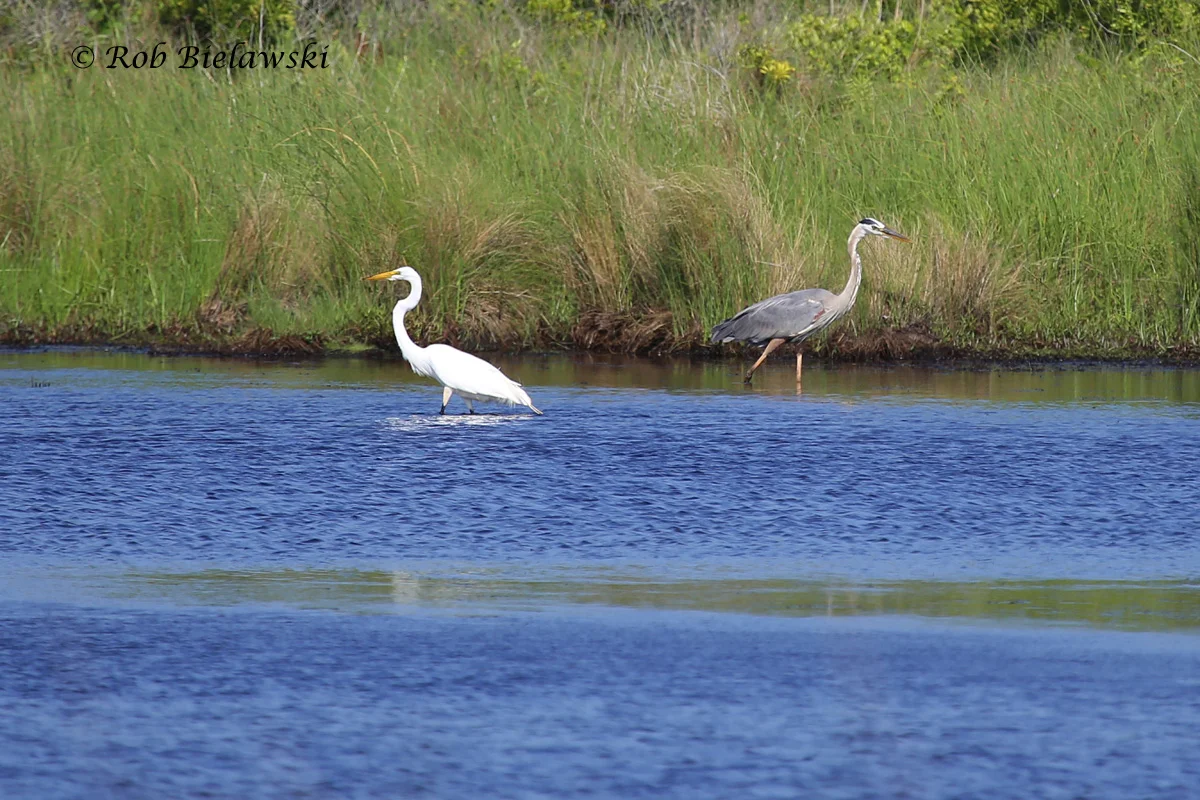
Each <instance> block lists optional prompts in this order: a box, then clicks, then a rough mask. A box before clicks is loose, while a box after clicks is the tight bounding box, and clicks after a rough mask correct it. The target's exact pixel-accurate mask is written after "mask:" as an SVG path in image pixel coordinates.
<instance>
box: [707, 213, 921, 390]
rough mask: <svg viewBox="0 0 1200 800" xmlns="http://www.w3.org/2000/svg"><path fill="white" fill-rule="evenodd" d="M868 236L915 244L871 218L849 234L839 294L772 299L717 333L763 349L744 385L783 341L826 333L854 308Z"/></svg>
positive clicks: (720, 338) (815, 292) (799, 358)
mask: <svg viewBox="0 0 1200 800" xmlns="http://www.w3.org/2000/svg"><path fill="white" fill-rule="evenodd" d="M866 236H887V237H889V238H891V239H897V240H899V241H901V242H908V241H911V240H910V239H909V238H908V237H907V236H904V235H903V234H900V233H897V232H896V231H894V230H892V229H891V228H889V227H888V226H886V225H884V224H883V223H882V222H880V221H879V220H877V219H872V218H871V217H867V218H866V219H864V220H863V221H861V222H859V223H858V224H857V225H855V226H854V230H852V231H851V232H850V241H849V242H848V245H849V248H850V280H848V281H846V288H845V289H843V290H842V293H841V294H834V293H833V292H829V291H826V290H825V289H802V290H801V291H798V292H788V293H787V294H780V295H776V296H775V297H769V298H767V299H766V300H763V301H762V302H760V303H755V304H754V305H752V306H750V307H749V308H746V309H744V310H742V311H740V312H738V313H737V314H736V315H734V316H732V317H730V318H729V319H727V320H725V321H724V322H722V323H720V324H719V325H717V326H716V327H714V328H713V331H712V341H713V342H750V343H751V344H759V345H761V344H765V345H766V348H765V349H764V350H763V352H762V355H761V356H759V357H758V361H755V362H754V366H752V367H751V368H750V371H749V372H747V373H746V379H745V382H746V383H749V382H750V379H751V378H753V377H754V370H756V369H758V367H759V365H760V364H762V363H763V361H765V360H766V358H767V356H769V355H770V354H771V351H773V350H774V349H775V348H777V347H779V345H781V344H783V343H784V342H793V343H794V344H799V343H800V342H803V341H804V340H805V339H807V338H808V337H810V336H812V335H813V334H815V333H817V332H819V331H822V330H824V329H825V328H828V327H829V326H830V325H832V324H833V322H834V321H835V320H837V319H838V318H839V317H841V316H842V315H843V314H845V313H846V312H847V311H849V310H850V308H851V307H852V306H853V305H854V298H855V297H856V296H857V295H858V285H859V284H860V283H862V260H861V259H860V258H859V257H858V243H859V242H860V241H862V240H863V238H864V237H866ZM803 360H804V354H803V353H802V352H801V351H799V350H797V351H796V383H797V384H799V383H800V369H801V367H802V365H803Z"/></svg>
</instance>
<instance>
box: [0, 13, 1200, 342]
mask: <svg viewBox="0 0 1200 800" xmlns="http://www.w3.org/2000/svg"><path fill="white" fill-rule="evenodd" d="M315 5H321V6H322V9H323V10H322V11H321V12H320V13H317V11H314V10H313V7H314V6H315ZM234 40H240V41H244V42H247V41H248V42H249V43H250V47H249V49H251V50H253V51H258V50H263V49H266V50H271V49H273V50H292V49H299V48H303V46H304V44H305V43H309V44H313V45H315V46H318V47H321V48H325V47H327V48H328V63H329V67H328V68H326V69H302V70H301V69H295V70H289V69H285V68H277V69H269V68H255V69H236V68H234V69H228V68H227V69H208V70H205V69H203V68H195V69H180V68H178V66H177V65H178V57H177V56H176V55H175V53H174V50H173V49H172V50H171V51H170V58H168V61H167V63H166V64H165V66H164V67H163V68H160V69H155V70H151V69H146V68H143V69H132V68H131V69H125V68H122V67H121V66H120V65H118V66H117V67H116V68H113V69H108V68H106V65H107V63H108V62H107V61H106V60H105V58H104V56H103V53H104V51H105V49H106V48H108V47H110V46H112V45H114V44H121V45H124V46H127V47H129V48H130V51H131V52H136V51H137V50H142V49H145V50H149V49H150V48H152V47H153V46H154V44H155V43H157V42H159V41H167V42H169V43H171V44H170V47H172V48H173V47H176V46H178V45H179V44H180V43H182V42H184V41H192V42H193V43H194V44H195V45H196V46H199V47H200V48H201V50H206V49H207V50H210V51H217V50H220V49H221V48H224V49H226V50H228V49H229V46H230V45H229V43H231V42H232V41H234ZM85 43H86V44H87V45H89V46H91V47H94V48H95V51H96V53H97V55H98V57H97V59H96V63H95V64H94V65H93V66H92V67H91V68H89V69H77V68H75V67H74V66H72V64H71V62H70V56H71V52H72V50H73V49H74V48H75V47H77V46H78V45H80V44H85ZM1198 43H1200V16H1198V15H1197V13H1196V5H1195V3H1193V2H1189V1H1185V0H1178V2H1158V3H1151V2H1142V3H1132V4H1130V3H1121V2H1115V1H1114V0H1097V1H1096V2H1094V3H1085V4H1060V3H1058V2H1057V0H1055V2H1050V0H1042V1H1041V2H1034V3H1017V2H1015V0H986V1H982V0H981V1H980V2H972V1H971V0H944V1H943V2H938V0H928V2H926V0H911V1H910V0H904V2H899V3H897V2H895V0H889V2H877V1H876V0H871V2H868V3H865V4H860V3H853V4H851V5H846V6H844V7H843V5H842V4H840V3H828V2H824V1H823V2H820V3H816V2H811V3H805V2H799V1H798V0H772V1H766V0H764V1H761V2H757V3H740V4H739V3H730V4H715V5H714V4H707V3H700V2H698V0H670V1H669V2H659V1H658V0H619V1H617V2H595V3H586V2H573V0H526V2H517V1H514V2H504V1H503V0H491V1H489V2H479V3H474V2H466V1H465V0H431V2H427V3H411V4H410V3H394V4H382V3H381V4H367V3H357V4H353V3H344V4H337V3H332V4H331V3H325V4H323V5H322V4H306V3H299V4H295V5H293V4H291V3H287V2H283V1H282V0H271V2H260V0H223V2H221V3H217V2H212V3H204V2H200V0H159V2H130V3H120V2H115V0H86V1H85V0H81V1H80V2H78V3H70V2H64V3H59V4H57V5H53V4H51V5H44V4H34V3H26V2H24V0H0V75H2V76H3V78H4V80H3V82H2V84H0V119H3V120H4V121H3V123H0V275H3V280H2V281H0V338H2V339H3V340H5V341H9V342H34V341H43V342H45V341H69V342H118V343H129V344H155V345H167V346H173V347H182V348H188V347H194V348H199V349H225V350H234V351H236V350H244V351H259V350H264V349H272V348H274V349H284V350H288V349H290V350H295V351H308V352H317V351H320V350H322V349H326V348H331V347H356V346H361V345H363V344H379V345H388V343H389V342H391V331H390V316H389V314H388V313H387V311H388V307H389V304H390V302H392V301H394V295H393V294H391V292H390V291H387V290H385V291H381V290H380V289H379V287H377V286H371V285H368V284H364V283H363V281H362V278H363V277H364V276H366V275H370V274H373V273H375V272H380V271H382V270H385V269H389V268H392V267H394V266H397V265H399V264H400V263H402V262H404V261H407V262H408V263H410V264H413V265H415V266H416V267H417V268H418V269H419V270H420V271H421V273H422V276H423V277H424V278H425V284H426V297H425V299H424V300H423V301H422V304H421V306H420V307H419V308H418V309H417V311H416V312H414V313H413V314H412V315H410V317H409V324H410V327H411V330H412V332H413V334H414V336H415V337H417V338H419V339H430V338H432V339H438V340H446V341H450V342H455V343H463V344H467V345H470V346H474V347H502V348H519V347H529V346H579V347H588V348H599V349H620V350H632V351H660V350H672V349H690V348H698V347H702V346H703V345H704V341H705V332H706V330H707V329H708V328H709V327H711V326H712V325H713V324H714V323H716V322H718V321H719V320H721V319H722V318H724V317H726V316H728V315H730V314H732V313H734V312H736V311H737V310H738V309H739V308H741V307H743V306H745V305H747V304H749V303H751V302H754V301H756V300H759V299H761V298H763V297H765V296H767V295H769V294H772V293H777V292H781V291H788V290H792V289H798V288H805V287H811V286H824V287H826V288H829V289H832V290H834V291H838V290H840V288H841V287H842V285H843V284H844V283H845V280H846V274H847V272H848V261H847V257H846V255H845V246H844V245H845V238H846V236H847V235H848V234H849V231H850V228H851V227H852V226H853V224H854V223H855V222H856V221H857V220H858V219H859V218H861V217H863V216H868V215H869V216H875V217H878V218H880V219H882V220H883V221H885V222H886V223H888V224H889V225H892V226H893V227H896V228H898V229H899V230H902V231H903V232H905V233H907V234H909V235H911V236H913V237H914V239H915V240H916V243H915V244H914V245H912V246H909V247H901V246H897V247H879V246H873V245H870V244H868V245H864V247H863V249H862V254H863V261H864V280H863V288H862V291H861V292H860V295H859V300H858V304H857V305H856V307H855V308H854V310H853V311H852V312H851V314H850V315H849V316H848V317H847V319H846V320H844V321H843V322H842V323H841V324H840V325H839V326H838V327H836V328H835V329H834V331H833V332H832V333H831V334H830V335H829V336H828V337H826V338H824V339H821V340H816V341H814V342H811V343H810V344H809V347H812V348H815V349H816V350H818V351H820V352H824V353H829V354H833V355H839V356H843V357H871V356H897V357H898V356H905V355H909V354H912V353H914V352H918V351H922V350H923V351H926V352H933V353H974V354H985V355H988V354H990V355H1001V356H1003V355H1012V354H1020V353H1029V352H1042V353H1047V354H1064V355H1080V354H1088V355H1112V356H1120V355H1158V356H1168V357H1169V356H1178V357H1196V355H1197V354H1198V353H1200V95H1198V94H1197V93H1196V91H1195V86H1196V85H1198V84H1200V60H1197V59H1198V57H1200V47H1197V44H1198ZM393 344H394V343H393ZM388 346H391V345H388Z"/></svg>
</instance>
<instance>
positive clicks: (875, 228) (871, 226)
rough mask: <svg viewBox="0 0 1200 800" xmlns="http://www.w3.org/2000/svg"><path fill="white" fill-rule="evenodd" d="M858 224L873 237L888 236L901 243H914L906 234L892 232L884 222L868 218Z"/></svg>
mask: <svg viewBox="0 0 1200 800" xmlns="http://www.w3.org/2000/svg"><path fill="white" fill-rule="evenodd" d="M858 224H859V227H861V228H862V229H863V230H864V231H866V232H867V233H869V234H870V235H872V236H886V237H888V238H889V239H895V240H897V241H900V242H911V241H912V239H909V238H908V237H907V236H905V235H904V234H902V233H899V232H897V231H894V230H892V229H891V228H889V227H888V226H887V225H884V224H883V223H882V222H880V221H879V220H877V219H874V218H872V217H867V218H865V219H863V220H860V221H859V223H858Z"/></svg>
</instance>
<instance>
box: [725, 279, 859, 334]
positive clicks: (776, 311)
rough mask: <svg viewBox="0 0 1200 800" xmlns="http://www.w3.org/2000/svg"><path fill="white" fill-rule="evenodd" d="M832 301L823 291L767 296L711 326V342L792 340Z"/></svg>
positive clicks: (829, 293) (812, 322)
mask: <svg viewBox="0 0 1200 800" xmlns="http://www.w3.org/2000/svg"><path fill="white" fill-rule="evenodd" d="M836 298H837V295H835V294H834V293H833V292H830V291H826V290H825V289H804V290H802V291H799V292H788V293H787V294H779V295H775V296H774V297H768V298H767V299H766V300H763V301H762V302H759V303H755V304H754V305H752V306H750V307H749V308H746V309H743V310H742V311H739V312H738V313H737V314H735V315H734V316H732V317H730V318H729V319H727V320H725V321H724V322H722V323H720V324H718V325H717V326H716V327H714V328H713V330H712V341H714V342H751V343H753V344H764V343H766V342H769V341H771V340H772V339H792V338H795V337H796V336H799V335H800V334H802V333H804V332H806V331H807V330H809V329H810V328H812V326H813V325H814V324H815V323H816V322H817V320H819V319H820V318H821V316H822V315H824V314H825V313H827V312H828V311H829V309H830V308H831V303H832V301H833V300H835V299H836Z"/></svg>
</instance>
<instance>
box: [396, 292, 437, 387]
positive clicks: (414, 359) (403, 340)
mask: <svg viewBox="0 0 1200 800" xmlns="http://www.w3.org/2000/svg"><path fill="white" fill-rule="evenodd" d="M409 283H410V284H412V289H411V290H410V291H409V293H408V297H405V298H403V299H402V300H400V301H399V302H398V303H396V307H395V308H393V309H392V327H393V328H395V329H396V342H397V344H399V345H400V353H401V354H402V355H403V356H404V360H405V361H407V362H408V363H409V364H411V365H412V367H413V369H414V371H417V372H420V371H421V368H423V367H425V366H426V362H427V361H428V360H429V359H428V356H427V355H426V353H425V348H424V347H421V346H420V345H418V344H417V343H416V342H414V341H413V340H412V337H411V336H409V335H408V331H407V330H405V328H404V315H405V314H407V313H408V312H409V311H412V310H413V309H414V308H416V307H417V303H419V302H421V279H420V278H418V277H413V278H410V279H409Z"/></svg>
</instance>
